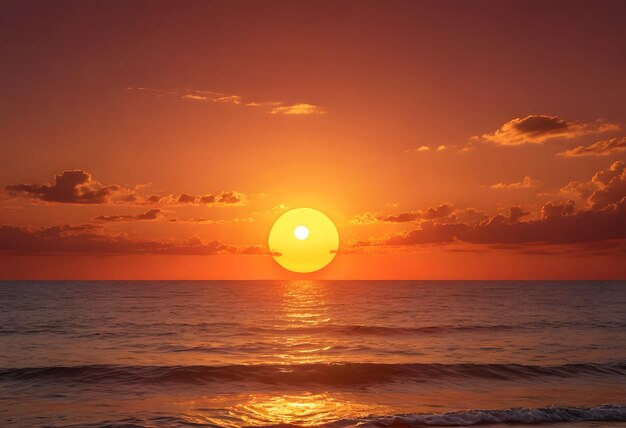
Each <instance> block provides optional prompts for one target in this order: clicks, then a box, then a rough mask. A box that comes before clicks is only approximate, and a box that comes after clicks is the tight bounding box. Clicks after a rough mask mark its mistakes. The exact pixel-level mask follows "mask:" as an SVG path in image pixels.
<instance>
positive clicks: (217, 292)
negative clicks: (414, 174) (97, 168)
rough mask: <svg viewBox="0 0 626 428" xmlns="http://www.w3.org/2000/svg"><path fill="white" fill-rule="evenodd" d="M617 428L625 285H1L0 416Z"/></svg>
mask: <svg viewBox="0 0 626 428" xmlns="http://www.w3.org/2000/svg"><path fill="white" fill-rule="evenodd" d="M530 424H533V425H539V426H550V427H552V426H553V427H555V428H557V427H570V426H571V427H579V428H582V427H605V426H606V427H617V426H619V427H626V281H308V280H302V281H34V282H33V281H4V282H0V427H3V428H11V427H20V428H21V427H28V428H30V427H94V428H95V427H100V428H104V427H107V428H122V427H123V428H139V427H240V426H249V427H258V426H263V427H283V428H285V427H295V426H313V427H337V428H341V427H356V426H359V427H422V426H471V425H485V426H493V427H504V426H511V425H513V426H515V425H520V426H526V425H530Z"/></svg>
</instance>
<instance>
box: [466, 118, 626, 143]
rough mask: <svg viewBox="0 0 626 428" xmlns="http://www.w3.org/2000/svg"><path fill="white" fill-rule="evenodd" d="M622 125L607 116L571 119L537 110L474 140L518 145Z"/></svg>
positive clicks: (614, 128) (573, 136) (574, 135)
mask: <svg viewBox="0 0 626 428" xmlns="http://www.w3.org/2000/svg"><path fill="white" fill-rule="evenodd" d="M618 129H619V125H617V124H614V123H610V122H607V121H604V120H596V121H593V122H569V121H566V120H564V119H560V118H558V117H556V116H546V115H540V114H536V115H530V116H526V117H525V118H515V119H512V120H510V121H509V122H507V123H505V124H504V125H502V126H501V127H500V128H498V129H497V130H495V131H494V132H492V133H487V134H483V135H481V136H474V137H472V140H474V141H476V140H482V141H487V142H491V143H495V144H499V145H503V146H517V145H520V144H526V143H531V144H541V143H544V142H545V141H548V140H551V139H554V138H567V139H569V138H577V137H581V136H584V135H590V134H599V133H603V132H608V131H616V130H618Z"/></svg>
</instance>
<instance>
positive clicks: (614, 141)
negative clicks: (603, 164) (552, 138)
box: [558, 137, 626, 157]
mask: <svg viewBox="0 0 626 428" xmlns="http://www.w3.org/2000/svg"><path fill="white" fill-rule="evenodd" d="M622 152H626V137H621V138H617V137H616V138H611V139H609V140H601V141H596V142H595V143H593V144H590V145H588V146H578V147H576V148H573V149H569V150H566V151H564V152H561V153H559V154H558V155H559V156H564V157H581V156H608V155H612V154H614V153H622Z"/></svg>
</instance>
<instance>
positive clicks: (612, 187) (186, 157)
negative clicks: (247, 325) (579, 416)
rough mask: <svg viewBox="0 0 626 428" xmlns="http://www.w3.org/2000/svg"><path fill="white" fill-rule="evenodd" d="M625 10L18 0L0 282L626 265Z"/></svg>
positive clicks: (443, 274)
mask: <svg viewBox="0 0 626 428" xmlns="http://www.w3.org/2000/svg"><path fill="white" fill-rule="evenodd" d="M625 13H626V7H625V4H624V2H621V1H599V2H575V1H554V2H550V3H549V4H546V3H545V2H538V1H537V2H533V1H527V2H471V3H470V2H445V1H444V2H440V1H431V2H415V1H396V2H379V1H371V2H370V1H353V2H351V1H345V2H335V1H316V2H312V1H310V2H287V1H285V2H272V1H268V2H255V1H250V2H227V1H224V2H211V1H197V2H196V1H186V2H175V1H171V2H158V1H145V2H141V1H138V2H132V4H131V3H130V2H122V1H113V2H103V3H100V4H97V3H93V2H67V3H63V2H61V3H57V2H54V3H51V2H32V1H24V2H12V3H10V4H6V5H5V6H4V7H3V13H2V16H0V52H1V54H2V58H3V65H2V67H0V99H1V102H0V144H1V147H2V164H1V165H2V168H0V185H1V187H2V191H1V192H0V225H1V226H0V278H95V279H98V278H102V279H106V278H115V279H117V278H133V279H141V278H146V279H153V278H163V279H221V278H232V279H239V278H241V279H244V278H245V279H253V278H293V277H300V276H299V275H296V274H290V273H288V272H286V271H284V270H283V269H282V268H281V267H280V266H279V265H278V264H276V263H275V262H274V261H273V260H272V257H271V256H270V255H268V249H267V236H268V234H269V230H270V227H271V225H272V223H273V222H274V221H275V220H276V218H278V216H280V214H281V213H282V212H284V211H285V210H286V209H288V208H296V207H301V206H307V207H312V208H316V209H318V210H321V211H322V212H324V213H325V214H327V215H328V216H329V217H330V218H331V219H332V220H333V221H334V222H335V224H336V225H337V228H338V230H339V234H340V250H339V254H338V255H337V257H336V258H335V260H334V261H333V262H332V263H331V264H330V265H329V266H328V267H327V268H325V269H323V270H322V271H320V272H318V273H315V274H310V275H307V276H305V277H310V278H334V279H346V278H347V279H350V278H354V279H379V278H413V279H476V278H494V279H496V278H498V279H499V278H573V279H576V278H579V279H586V278H625V277H626V263H625V261H626V199H625V197H626V169H625V163H624V162H625V161H626V137H625V136H626V133H625V131H624V127H625V126H626V103H625V102H624V100H625V99H626V85H624V81H623V80H624V79H623V76H625V75H626V30H625V29H624V25H623V22H622V21H623V16H624V15H625Z"/></svg>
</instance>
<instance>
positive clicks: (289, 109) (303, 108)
mask: <svg viewBox="0 0 626 428" xmlns="http://www.w3.org/2000/svg"><path fill="white" fill-rule="evenodd" d="M270 113H271V114H285V115H307V114H325V113H326V111H325V110H324V109H322V108H320V107H318V106H316V105H313V104H303V103H301V104H292V105H287V106H280V107H274V108H273V109H271V110H270Z"/></svg>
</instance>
